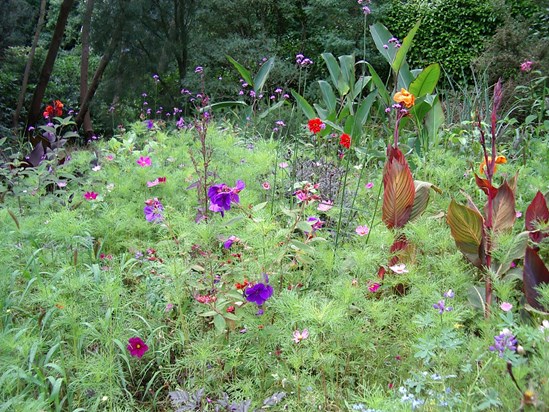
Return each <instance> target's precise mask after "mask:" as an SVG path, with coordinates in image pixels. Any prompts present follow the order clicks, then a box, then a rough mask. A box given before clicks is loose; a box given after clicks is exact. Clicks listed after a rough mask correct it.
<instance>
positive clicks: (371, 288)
mask: <svg viewBox="0 0 549 412" xmlns="http://www.w3.org/2000/svg"><path fill="white" fill-rule="evenodd" d="M380 287H381V285H380V284H379V283H372V284H371V285H370V286H368V290H369V291H370V292H372V293H376V292H377V290H378V289H379V288H380Z"/></svg>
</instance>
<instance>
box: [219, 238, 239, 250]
mask: <svg viewBox="0 0 549 412" xmlns="http://www.w3.org/2000/svg"><path fill="white" fill-rule="evenodd" d="M238 241H240V239H239V238H237V237H236V236H234V235H233V236H229V238H228V239H227V240H226V241H225V242H224V243H223V247H224V248H225V249H230V248H231V246H232V245H233V243H234V242H238Z"/></svg>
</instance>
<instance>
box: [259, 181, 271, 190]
mask: <svg viewBox="0 0 549 412" xmlns="http://www.w3.org/2000/svg"><path fill="white" fill-rule="evenodd" d="M261 187H262V188H263V189H265V190H270V189H271V184H270V183H269V182H263V183H261Z"/></svg>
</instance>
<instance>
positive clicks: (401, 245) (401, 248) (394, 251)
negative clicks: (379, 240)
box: [389, 235, 409, 266]
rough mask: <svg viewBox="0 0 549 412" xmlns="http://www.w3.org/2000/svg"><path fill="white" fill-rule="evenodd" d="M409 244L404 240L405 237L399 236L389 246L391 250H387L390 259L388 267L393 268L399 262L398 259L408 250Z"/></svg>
mask: <svg viewBox="0 0 549 412" xmlns="http://www.w3.org/2000/svg"><path fill="white" fill-rule="evenodd" d="M408 246H409V243H408V239H406V236H404V235H401V236H399V237H398V238H397V239H396V240H395V241H394V242H393V244H392V245H391V249H390V250H389V252H390V255H391V259H390V260H389V266H394V265H396V264H397V263H399V262H400V258H401V257H402V254H403V253H404V252H405V251H406V250H407V249H408Z"/></svg>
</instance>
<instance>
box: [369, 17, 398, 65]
mask: <svg viewBox="0 0 549 412" xmlns="http://www.w3.org/2000/svg"><path fill="white" fill-rule="evenodd" d="M370 33H371V35H372V39H373V40H374V43H375V45H376V48H377V50H378V51H379V52H380V53H381V55H382V56H383V57H384V58H385V60H387V63H389V65H390V66H391V67H393V62H394V61H395V57H396V52H397V49H396V48H395V47H393V46H392V45H391V44H390V43H389V39H390V38H392V37H393V35H392V34H391V32H389V30H387V28H386V27H385V26H384V25H383V24H381V23H375V24H372V25H371V26H370ZM383 46H389V47H387V48H384V47H383Z"/></svg>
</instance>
